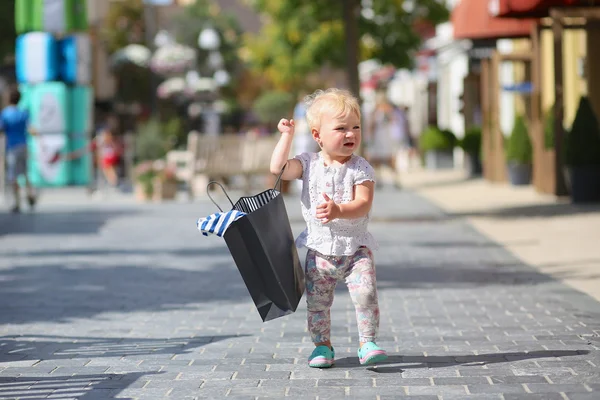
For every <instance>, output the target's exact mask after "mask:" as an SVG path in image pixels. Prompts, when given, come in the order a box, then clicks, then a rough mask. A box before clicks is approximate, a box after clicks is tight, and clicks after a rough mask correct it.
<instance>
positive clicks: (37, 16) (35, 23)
mask: <svg viewBox="0 0 600 400" xmlns="http://www.w3.org/2000/svg"><path fill="white" fill-rule="evenodd" d="M24 1H28V2H29V3H31V4H30V5H29V7H30V8H31V17H30V20H29V23H30V25H31V30H32V31H37V32H44V0H24Z"/></svg>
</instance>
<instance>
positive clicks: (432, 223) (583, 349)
mask: <svg viewBox="0 0 600 400" xmlns="http://www.w3.org/2000/svg"><path fill="white" fill-rule="evenodd" d="M82 199H84V198H83V197H82ZM82 199H79V200H73V201H71V202H70V205H66V204H65V205H61V204H60V202H59V201H49V202H46V203H44V202H42V203H41V207H40V209H39V210H38V212H37V213H35V214H22V215H18V216H13V215H8V214H6V213H5V211H0V304H1V305H2V308H1V309H0V398H2V399H28V400H34V399H45V398H52V399H60V400H67V399H80V400H95V399H109V398H120V399H162V398H170V399H195V398H214V399H219V398H223V397H227V398H240V399H254V398H257V397H258V398H281V397H284V396H288V397H292V398H295V399H315V398H317V397H318V398H319V399H328V398H331V399H337V398H357V399H375V398H378V399H400V398H403V397H407V398H410V399H423V400H425V399H431V400H440V399H441V400H448V399H505V400H513V399H549V400H552V399H563V400H567V399H570V400H578V399H581V400H586V399H590V400H592V399H593V400H597V399H600V303H599V302H597V301H596V300H593V299H592V298H591V297H588V296H587V295H583V294H581V293H579V292H577V291H575V290H574V289H572V288H570V287H568V286H566V285H565V284H563V283H561V282H558V281H556V280H553V279H552V278H550V277H549V276H547V275H542V274H540V273H539V272H537V271H536V270H535V269H533V268H531V267H529V266H527V265H523V264H522V263H521V262H520V261H518V260H517V259H516V258H515V257H514V256H512V255H511V254H510V253H509V252H507V251H506V250H505V249H503V248H502V247H501V246H498V245H497V244H495V243H494V242H491V241H490V240H488V239H487V238H485V237H483V236H482V235H481V234H479V233H477V232H476V231H475V230H474V229H473V228H471V227H470V226H469V225H468V224H467V223H466V222H465V220H464V219H462V218H456V217H450V216H447V215H445V214H444V213H443V212H442V211H440V210H439V209H437V208H435V207H434V206H433V205H431V204H429V203H427V202H426V200H424V199H423V198H420V197H418V196H417V195H414V194H411V193H410V192H406V191H403V192H391V191H385V190H384V191H382V192H381V193H378V196H377V198H376V205H375V209H374V211H373V220H374V221H373V223H372V225H371V227H372V232H373V233H374V234H375V236H376V237H377V238H378V240H379V242H380V245H381V248H380V249H379V251H378V252H377V253H376V259H377V269H378V281H379V297H380V304H381V314H382V321H381V332H380V340H379V343H380V344H381V345H382V346H383V347H385V348H387V349H388V351H389V353H390V358H389V360H388V361H387V362H386V363H384V364H381V365H379V366H378V367H377V368H365V367H362V366H360V365H359V364H358V360H357V358H356V346H357V343H356V342H357V333H356V322H355V319H354V310H353V308H352V303H351V301H350V298H349V296H348V294H347V292H346V289H345V287H343V285H340V286H339V287H338V292H337V293H336V301H335V302H334V307H333V310H332V318H333V343H334V346H335V347H336V356H337V362H336V366H335V367H334V368H332V369H330V370H315V369H310V368H308V366H307V365H306V358H307V357H308V355H309V354H310V352H311V351H312V348H313V346H312V344H311V343H310V341H309V337H308V334H307V333H306V327H305V326H306V322H305V321H306V320H305V311H306V308H305V305H304V300H303V301H302V306H301V307H300V309H299V310H298V312H297V313H295V314H293V315H290V316H287V317H284V318H281V319H278V320H275V321H271V322H268V323H262V322H261V320H260V318H259V316H258V313H257V312H256V310H255V308H254V305H253V304H252V302H251V300H250V297H249V295H248V293H247V290H246V288H245V286H244V284H243V282H242V280H241V277H240V275H239V273H238V272H237V270H236V267H235V265H234V264H233V262H232V260H231V256H230V255H229V253H228V251H227V248H226V246H225V243H224V241H223V240H222V239H220V238H217V237H208V238H207V237H204V236H202V235H201V234H200V233H199V232H198V231H197V230H196V227H195V220H196V219H197V218H198V217H200V216H204V215H207V214H210V213H212V212H214V211H215V209H214V207H213V206H212V205H211V204H210V203H208V202H206V201H198V202H196V203H193V204H191V203H185V202H180V203H175V204H162V205H152V204H150V205H139V204H135V203H134V202H133V201H132V200H127V199H122V198H119V199H117V200H111V199H108V200H106V201H102V200H92V201H83V200H82ZM64 200H65V199H64V198H63V201H64ZM84 200H85V199H84ZM299 208H300V207H299V203H298V200H297V199H296V198H293V197H291V198H289V202H288V212H289V213H290V218H291V220H292V221H293V228H294V231H295V232H296V233H298V232H300V230H301V228H302V225H301V224H300V210H299ZM3 210H4V209H3ZM521 245H523V246H527V243H526V242H523V243H521ZM302 255H303V254H302Z"/></svg>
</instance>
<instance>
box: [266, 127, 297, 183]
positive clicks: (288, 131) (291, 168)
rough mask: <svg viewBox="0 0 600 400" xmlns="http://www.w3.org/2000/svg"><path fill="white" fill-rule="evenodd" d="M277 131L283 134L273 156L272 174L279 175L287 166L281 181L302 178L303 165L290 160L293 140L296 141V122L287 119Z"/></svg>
mask: <svg viewBox="0 0 600 400" xmlns="http://www.w3.org/2000/svg"><path fill="white" fill-rule="evenodd" d="M277 129H279V132H281V138H280V139H279V142H277V145H276V146H275V150H273V155H272V156H271V165H270V170H271V173H272V174H276V175H279V173H280V172H281V169H282V168H283V167H284V166H285V167H286V168H285V171H283V174H282V175H281V179H283V180H286V181H291V180H292V179H298V178H300V177H301V176H302V163H301V162H300V161H299V160H295V159H288V156H289V154H290V148H291V147H292V140H293V139H294V120H293V119H292V120H290V121H288V120H287V119H282V120H281V121H279V124H278V125H277ZM286 163H287V165H286Z"/></svg>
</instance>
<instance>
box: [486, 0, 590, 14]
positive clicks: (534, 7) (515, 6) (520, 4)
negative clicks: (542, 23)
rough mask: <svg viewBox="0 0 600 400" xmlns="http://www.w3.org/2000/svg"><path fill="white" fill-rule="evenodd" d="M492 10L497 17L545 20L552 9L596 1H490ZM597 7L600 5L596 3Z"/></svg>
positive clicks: (583, 5)
mask: <svg viewBox="0 0 600 400" xmlns="http://www.w3.org/2000/svg"><path fill="white" fill-rule="evenodd" d="M488 1H489V6H490V10H491V11H492V13H493V14H494V15H495V16H497V17H509V18H543V17H547V16H548V12H549V10H550V8H553V7H569V6H581V7H585V6H590V5H594V4H593V3H594V1H595V0H488ZM595 5H599V3H598V2H597V1H596V3H595Z"/></svg>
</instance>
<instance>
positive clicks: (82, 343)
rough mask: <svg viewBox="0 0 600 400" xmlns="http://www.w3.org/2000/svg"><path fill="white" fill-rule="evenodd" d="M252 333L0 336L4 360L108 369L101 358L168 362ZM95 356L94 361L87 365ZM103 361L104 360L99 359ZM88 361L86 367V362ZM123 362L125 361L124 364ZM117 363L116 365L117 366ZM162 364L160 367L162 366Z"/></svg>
mask: <svg viewBox="0 0 600 400" xmlns="http://www.w3.org/2000/svg"><path fill="white" fill-rule="evenodd" d="M242 336H248V335H243V334H242V335H237V336H236V335H212V336H196V337H182V338H168V339H148V338H107V337H89V336H83V337H78V336H45V335H24V336H4V337H0V349H2V350H1V352H0V363H5V362H13V361H26V360H44V361H43V362H44V363H46V364H52V360H65V359H66V360H76V359H80V360H81V369H85V368H86V367H87V366H88V365H89V366H104V367H106V368H108V367H109V366H111V365H110V361H107V362H106V363H105V364H103V363H102V361H101V360H102V358H101V357H116V358H119V359H120V360H121V361H124V362H126V361H127V360H131V361H132V363H131V364H130V365H131V367H132V368H133V367H134V366H135V365H136V364H134V363H133V361H138V362H139V361H142V360H144V359H148V357H142V356H147V355H149V354H151V355H152V360H153V361H156V360H157V359H158V360H160V358H159V357H157V355H160V354H164V355H166V357H164V361H165V364H168V362H169V360H171V358H172V356H174V355H179V354H186V353H189V352H190V351H189V350H192V349H196V348H199V347H203V346H205V345H207V344H209V343H215V342H219V341H221V340H227V339H231V338H236V337H242ZM90 359H94V362H95V363H94V364H86V363H88V362H89V360H90ZM96 360H100V361H96ZM84 364H86V367H84V366H83V365H84ZM61 365H62V364H61V363H60V362H57V363H56V366H58V369H57V370H56V371H53V372H52V373H53V374H54V373H56V374H57V375H60V374H61V372H62V371H61V368H63V367H61ZM120 365H123V364H120ZM113 366H115V365H113ZM158 368H159V367H157V369H158ZM10 373H11V368H10V367H9V368H8V369H7V370H4V371H3V375H7V374H10Z"/></svg>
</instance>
